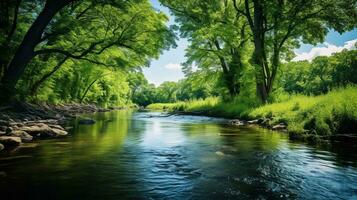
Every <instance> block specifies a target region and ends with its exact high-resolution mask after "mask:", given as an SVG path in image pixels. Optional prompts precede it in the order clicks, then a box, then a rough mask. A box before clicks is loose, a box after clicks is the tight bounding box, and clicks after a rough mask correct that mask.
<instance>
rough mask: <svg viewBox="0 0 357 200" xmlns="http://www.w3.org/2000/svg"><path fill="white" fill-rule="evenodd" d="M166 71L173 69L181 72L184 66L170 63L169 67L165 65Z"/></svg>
mask: <svg viewBox="0 0 357 200" xmlns="http://www.w3.org/2000/svg"><path fill="white" fill-rule="evenodd" d="M165 68H166V69H173V70H179V69H181V68H182V66H181V65H180V64H178V63H169V64H167V65H165Z"/></svg>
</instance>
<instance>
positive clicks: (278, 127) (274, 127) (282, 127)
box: [272, 123, 287, 131]
mask: <svg viewBox="0 0 357 200" xmlns="http://www.w3.org/2000/svg"><path fill="white" fill-rule="evenodd" d="M286 128H287V127H286V125H285V124H282V123H281V124H278V125H275V126H273V127H272V129H273V130H275V131H281V130H286Z"/></svg>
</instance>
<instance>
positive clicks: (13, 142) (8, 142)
mask: <svg viewBox="0 0 357 200" xmlns="http://www.w3.org/2000/svg"><path fill="white" fill-rule="evenodd" d="M0 143H1V144H2V145H4V146H5V147H13V146H19V145H20V144H21V138H20V137H14V136H0Z"/></svg>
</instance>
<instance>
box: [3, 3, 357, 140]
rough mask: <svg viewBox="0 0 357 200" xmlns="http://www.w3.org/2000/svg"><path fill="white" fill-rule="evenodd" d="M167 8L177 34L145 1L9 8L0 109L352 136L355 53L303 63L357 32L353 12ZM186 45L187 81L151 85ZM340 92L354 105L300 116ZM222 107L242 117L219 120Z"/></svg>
mask: <svg viewBox="0 0 357 200" xmlns="http://www.w3.org/2000/svg"><path fill="white" fill-rule="evenodd" d="M160 3H161V4H162V5H163V6H165V7H167V8H169V10H170V12H171V13H172V14H173V15H174V16H175V22H176V23H175V24H174V25H171V26H167V25H166V24H167V22H168V20H169V18H168V16H167V15H166V14H165V13H163V12H162V11H158V10H156V9H155V8H153V7H152V5H151V3H150V2H149V1H147V0H108V1H104V0H84V1H78V0H63V1H60V2H59V1H55V0H46V1H44V0H16V1H12V0H4V1H1V5H0V6H1V10H0V13H1V15H0V16H1V19H0V25H1V26H0V32H1V38H0V46H1V48H0V55H1V56H0V59H1V60H0V78H1V85H0V90H1V102H3V103H4V104H6V102H9V101H15V100H16V101H23V102H32V103H41V102H42V103H43V102H44V103H48V104H53V105H57V104H69V103H81V104H96V105H98V106H100V107H113V106H132V105H137V106H143V107H146V106H149V108H150V107H151V108H156V109H157V108H161V109H162V108H168V107H170V108H171V111H174V110H180V111H185V110H186V109H187V108H188V107H190V106H191V107H192V105H193V104H195V103H197V104H203V105H206V106H208V107H209V108H207V107H206V108H203V107H204V106H203V105H201V107H200V106H198V107H197V108H195V109H194V110H200V109H203V110H201V111H205V113H206V114H209V115H215V116H225V117H230V118H237V117H239V118H247V119H249V118H251V117H252V116H254V117H269V116H270V117H274V123H278V122H284V123H289V122H293V121H294V120H295V121H296V120H298V119H297V118H304V122H303V124H305V126H304V127H299V128H297V129H296V130H297V131H298V132H299V131H300V132H301V131H303V130H305V129H308V130H310V129H313V130H314V132H315V133H318V134H321V133H324V134H326V132H327V133H330V134H331V133H335V132H338V131H340V130H342V129H343V130H345V129H344V128H341V127H345V126H346V125H342V124H341V123H342V121H346V122H348V123H351V122H355V121H356V120H357V110H356V103H355V102H357V99H356V98H357V97H356V96H357V92H356V91H357V89H356V87H355V84H356V83H357V66H356V62H357V61H356V58H357V50H356V44H354V46H355V47H354V48H351V49H349V50H347V49H346V50H343V51H342V52H339V53H335V54H333V55H332V56H329V57H327V56H318V57H316V58H314V59H313V60H312V61H311V62H309V61H294V60H293V58H294V55H295V54H294V49H296V48H298V47H299V46H300V45H301V44H312V45H316V44H318V43H321V42H323V41H324V39H325V36H326V34H327V33H328V32H329V31H330V30H335V31H337V32H339V33H343V32H346V31H350V30H353V29H354V28H356V25H357V9H356V1H355V0H324V1H321V0H313V1H302V0H296V1H284V0H277V1H262V0H251V1H250V0H244V1H238V0H222V1H217V0H209V1H199V0H190V1H181V0H176V1H170V0H161V1H160ZM180 37H181V38H187V39H188V41H189V42H190V44H189V47H188V49H186V54H185V57H186V61H185V62H184V63H182V64H183V66H184V67H183V69H182V70H183V72H184V74H185V78H184V79H182V80H180V81H179V82H172V81H167V82H164V83H162V84H161V85H159V86H155V85H154V84H150V83H149V82H148V80H147V79H146V78H145V76H144V74H143V72H142V69H143V68H145V67H148V66H149V65H150V62H151V61H152V60H154V59H158V58H159V56H160V54H161V53H162V52H163V51H165V50H169V49H170V48H175V46H176V43H175V42H176V40H177V39H178V38H180ZM334 92H335V93H339V95H347V96H345V98H341V101H337V102H334V106H333V107H331V106H327V107H328V108H327V107H326V108H325V110H321V111H320V110H319V111H314V107H315V106H310V107H311V108H310V107H309V108H305V107H303V106H299V104H304V103H307V102H308V101H315V102H317V100H315V99H318V98H319V99H322V98H325V99H330V100H332V99H331V98H332V97H330V96H333V95H330V96H328V95H329V93H334ZM340 93H341V94H340ZM326 95H327V96H326ZM303 97H306V99H304V100H301V101H303V102H295V103H294V105H292V106H291V105H290V104H291V103H290V104H289V103H287V105H289V106H290V107H293V108H290V107H289V108H286V109H293V110H292V112H293V113H294V114H290V115H289V114H288V113H281V112H278V113H275V112H274V111H272V110H269V109H266V111H265V112H263V111H262V112H261V113H260V114H259V115H253V114H252V113H257V112H258V111H255V110H256V109H260V110H264V107H265V106H270V107H273V106H274V105H277V106H279V105H281V103H283V102H289V101H295V100H294V99H299V98H303ZM315 97H316V98H315ZM307 99H309V100H307ZM310 99H311V100H310ZM326 101H328V100H326ZM334 101H336V99H334ZM176 102H177V103H176ZM198 102H200V103H198ZM212 102H215V103H212ZM157 103H161V104H157ZM163 103H169V104H167V105H166V104H163ZM279 103H280V104H279ZM150 104H152V105H150ZM183 104H185V105H187V106H178V105H183ZM190 104H192V105H190ZM224 104H229V105H233V107H231V108H221V109H218V108H217V107H219V106H221V105H224ZM174 105H176V106H174ZM335 106H336V108H335ZM223 107H224V106H223ZM300 107H301V108H300ZM215 108H216V111H215ZM217 109H218V110H219V111H217ZM272 109H273V110H277V108H276V109H275V108H272ZM268 110H269V111H268ZM297 110H300V111H301V113H296V112H294V111H297ZM336 110H339V112H337V111H336ZM335 111H336V112H335ZM315 112H319V113H321V112H322V113H323V114H320V115H317V114H316V116H313V115H314V113H315ZM271 115H275V116H271ZM301 115H309V117H308V118H309V120H306V119H305V118H306V117H302V116H301ZM299 120H303V119H299ZM299 120H298V123H300V121H299ZM336 124H337V125H336ZM320 129H321V130H320ZM291 130H294V128H292V129H291ZM346 131H354V130H353V129H352V130H346Z"/></svg>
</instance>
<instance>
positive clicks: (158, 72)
mask: <svg viewBox="0 0 357 200" xmlns="http://www.w3.org/2000/svg"><path fill="white" fill-rule="evenodd" d="M151 3H152V5H153V7H154V8H155V9H157V10H160V11H162V12H164V13H165V14H167V15H168V16H169V18H170V20H169V22H168V24H167V25H168V26H170V25H172V24H174V23H175V21H174V16H172V15H171V14H170V12H169V10H168V8H166V7H164V6H161V5H160V3H159V2H158V0H151ZM356 42H357V29H354V30H353V31H350V32H346V33H343V34H342V35H340V34H339V33H337V32H335V31H330V32H329V33H328V34H327V36H326V38H325V42H324V43H322V44H318V45H316V46H312V45H308V44H302V45H301V47H300V48H299V49H295V54H296V57H295V58H294V59H293V60H294V61H298V60H312V59H313V58H315V57H316V56H330V55H331V54H332V53H335V52H340V51H342V50H343V49H345V48H347V49H352V48H353V47H354V44H355V43H356ZM176 43H177V48H175V49H170V50H168V51H164V52H163V53H162V55H161V56H160V58H159V59H158V60H153V61H152V62H151V64H150V67H149V68H144V70H143V72H144V75H145V77H146V78H147V79H148V81H149V82H150V83H154V84H155V85H156V86H158V85H160V84H161V83H162V82H165V81H178V80H180V79H182V78H184V74H183V73H182V71H181V68H182V66H181V63H183V62H185V60H186V59H185V49H186V48H187V46H188V45H189V42H188V41H187V39H185V38H179V39H178V40H177V41H176Z"/></svg>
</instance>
